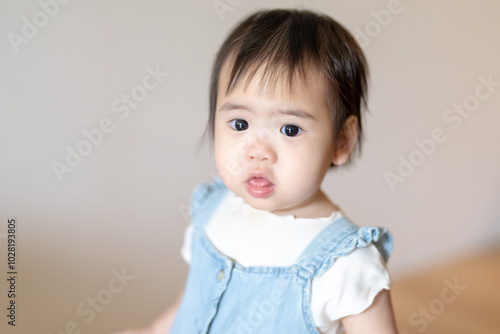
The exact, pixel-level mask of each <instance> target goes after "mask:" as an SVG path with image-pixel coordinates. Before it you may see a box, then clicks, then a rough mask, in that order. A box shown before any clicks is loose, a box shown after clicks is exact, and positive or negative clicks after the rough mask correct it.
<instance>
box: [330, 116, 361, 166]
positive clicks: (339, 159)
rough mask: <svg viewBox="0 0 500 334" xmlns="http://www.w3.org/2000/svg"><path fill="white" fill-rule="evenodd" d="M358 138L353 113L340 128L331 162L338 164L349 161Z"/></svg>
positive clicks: (356, 119) (356, 122) (355, 119)
mask: <svg viewBox="0 0 500 334" xmlns="http://www.w3.org/2000/svg"><path fill="white" fill-rule="evenodd" d="M357 140H358V118H357V117H356V116H354V115H351V116H349V117H348V118H347V119H346V120H345V122H344V125H343V126H342V130H341V131H340V134H339V136H338V139H337V147H336V149H337V150H336V152H335V155H334V157H333V159H332V163H333V164H334V165H336V166H340V165H343V164H345V163H346V162H347V161H349V158H350V157H351V153H352V151H353V150H354V148H355V147H356V142H357Z"/></svg>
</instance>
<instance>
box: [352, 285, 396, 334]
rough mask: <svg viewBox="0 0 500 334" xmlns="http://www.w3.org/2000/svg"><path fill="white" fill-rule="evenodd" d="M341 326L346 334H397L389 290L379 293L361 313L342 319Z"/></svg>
mask: <svg viewBox="0 0 500 334" xmlns="http://www.w3.org/2000/svg"><path fill="white" fill-rule="evenodd" d="M342 324H343V325H344V329H345V333H346V334H365V333H371V334H397V329H396V322H395V321H394V313H393V311H392V304H391V294H390V292H389V290H382V291H380V293H379V294H378V295H377V296H376V297H375V299H374V300H373V303H372V305H371V306H370V307H369V308H367V309H366V310H365V311H363V312H362V313H360V314H355V315H350V316H347V317H344V318H342Z"/></svg>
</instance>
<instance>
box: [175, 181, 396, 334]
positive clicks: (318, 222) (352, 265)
mask: <svg viewBox="0 0 500 334" xmlns="http://www.w3.org/2000/svg"><path fill="white" fill-rule="evenodd" d="M341 216H342V214H341V213H340V212H338V211H336V212H333V213H332V214H331V215H330V217H324V218H312V219H309V218H294V217H293V216H292V215H289V216H278V215H275V214H273V213H270V212H267V211H261V210H256V209H254V208H252V207H251V206H250V205H248V204H247V203H246V202H244V201H243V199H241V198H240V197H237V196H236V195H234V193H232V192H230V191H229V192H228V194H227V195H226V196H225V197H224V198H223V199H222V201H221V203H220V205H219V207H218V208H217V209H216V211H215V212H214V214H213V216H212V217H211V218H210V221H209V222H208V224H207V226H206V234H207V236H208V238H209V239H210V241H211V243H212V244H213V246H214V247H215V248H216V249H217V250H218V251H219V252H220V253H222V254H224V255H225V256H227V257H228V258H230V259H232V260H233V261H235V262H237V263H239V264H240V265H242V266H245V267H248V266H290V265H292V264H294V263H295V260H296V259H297V258H298V256H299V255H300V254H301V253H302V251H303V250H304V249H305V248H306V247H307V245H308V244H309V243H310V242H311V241H312V240H313V239H314V238H315V237H316V235H317V234H318V233H319V232H320V231H321V230H323V229H324V228H325V227H326V226H327V225H329V224H330V223H331V222H332V221H333V220H335V219H337V218H339V217H341ZM235 217H237V219H235ZM235 221H236V222H238V223H237V224H235ZM192 232H193V228H192V226H191V225H189V226H188V228H187V229H186V232H185V235H184V244H183V247H182V250H181V254H182V257H183V258H184V260H185V261H186V262H187V263H189V262H190V260H191V239H192ZM389 286H390V279H389V275H388V272H387V269H386V267H385V262H384V260H383V258H382V256H381V255H380V253H379V252H378V250H377V249H376V247H375V246H374V245H370V246H368V247H365V248H358V249H356V250H354V251H353V252H352V253H350V254H349V255H347V256H344V257H340V258H338V259H337V260H336V261H335V263H334V264H333V265H332V266H331V267H330V269H329V270H327V271H326V272H325V273H324V274H323V275H322V276H320V277H318V278H316V279H314V280H313V281H312V287H311V289H312V293H311V311H312V315H313V319H314V323H315V324H316V327H317V328H318V330H319V332H320V333H322V334H340V333H342V331H343V327H342V324H341V322H340V319H341V318H343V317H345V316H348V315H353V314H359V313H361V312H363V311H364V310H365V309H367V308H368V307H369V306H370V305H371V304H372V302H373V299H374V298H375V296H376V295H377V294H378V293H379V292H380V291H381V290H383V289H386V290H388V289H389Z"/></svg>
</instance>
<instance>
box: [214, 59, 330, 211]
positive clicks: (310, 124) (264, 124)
mask: <svg viewBox="0 0 500 334" xmlns="http://www.w3.org/2000/svg"><path fill="white" fill-rule="evenodd" d="M228 74H229V73H228V69H227V65H226V66H225V67H224V68H223V70H222V72H221V76H220V84H219V93H218V97H217V107H216V113H215V125H214V141H215V161H216V165H217V169H218V172H219V175H220V177H221V179H222V181H223V182H224V184H225V185H226V186H227V187H228V188H229V189H230V190H231V191H233V192H234V193H235V194H236V195H237V196H239V197H241V198H243V199H244V200H245V201H246V202H247V203H248V204H249V205H251V206H252V207H254V208H255V209H259V210H266V211H271V212H273V213H275V214H278V215H289V214H291V215H296V212H300V215H301V216H304V215H309V214H308V213H307V212H308V210H314V207H315V204H316V203H315V201H319V200H320V198H321V196H320V186H321V182H322V181H323V178H324V177H325V174H326V172H327V170H328V168H329V166H330V163H331V162H332V161H333V159H334V143H333V139H332V138H333V125H332V116H331V112H330V111H329V109H328V107H327V101H326V85H325V84H324V81H323V79H322V78H321V77H320V76H319V74H316V73H311V76H310V78H309V80H308V82H307V84H305V83H303V82H300V81H299V79H298V77H297V80H294V86H293V90H292V91H291V94H289V87H288V85H286V83H280V82H278V83H277V84H276V87H275V89H274V92H273V94H267V93H265V94H260V92H261V91H260V90H259V87H258V83H259V82H258V80H259V79H260V75H259V73H257V74H256V75H255V76H254V78H253V79H252V81H251V82H250V84H249V85H248V87H247V88H246V90H245V84H244V82H241V83H240V84H239V85H238V86H237V87H236V88H235V89H234V90H233V91H232V92H231V93H230V94H228V95H227V96H225V94H224V93H225V87H226V82H227V81H226V80H227V77H228ZM294 79H295V78H294Z"/></svg>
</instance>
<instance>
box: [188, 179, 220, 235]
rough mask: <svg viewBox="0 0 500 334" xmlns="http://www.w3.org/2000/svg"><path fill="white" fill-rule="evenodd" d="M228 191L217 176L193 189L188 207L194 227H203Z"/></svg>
mask: <svg viewBox="0 0 500 334" xmlns="http://www.w3.org/2000/svg"><path fill="white" fill-rule="evenodd" d="M228 191H229V190H228V189H227V187H226V186H225V185H224V183H222V180H221V179H220V177H217V178H216V179H215V181H210V182H205V183H202V184H200V185H198V186H197V187H196V188H195V189H194V191H193V194H192V195H191V204H190V208H189V213H190V218H191V224H192V225H193V227H194V228H201V229H204V228H205V226H206V225H207V224H208V222H209V221H210V218H211V217H212V215H213V213H214V212H215V210H216V209H217V207H218V206H219V203H220V201H221V200H222V199H223V198H224V196H225V195H226V194H227V192H228Z"/></svg>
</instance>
